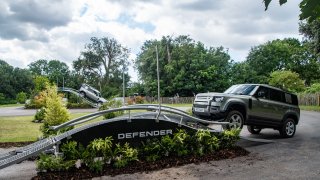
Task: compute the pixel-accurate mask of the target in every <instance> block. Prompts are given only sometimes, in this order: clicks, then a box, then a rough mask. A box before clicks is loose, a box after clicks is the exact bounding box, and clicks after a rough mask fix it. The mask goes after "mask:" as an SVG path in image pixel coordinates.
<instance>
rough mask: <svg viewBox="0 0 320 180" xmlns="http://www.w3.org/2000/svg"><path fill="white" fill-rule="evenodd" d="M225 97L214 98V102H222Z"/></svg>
mask: <svg viewBox="0 0 320 180" xmlns="http://www.w3.org/2000/svg"><path fill="white" fill-rule="evenodd" d="M223 98H224V97H213V101H214V102H222V101H223Z"/></svg>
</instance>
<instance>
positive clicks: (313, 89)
mask: <svg viewBox="0 0 320 180" xmlns="http://www.w3.org/2000/svg"><path fill="white" fill-rule="evenodd" d="M305 93H313V94H314V93H320V83H314V84H312V85H311V86H310V87H308V88H307V90H306V91H305Z"/></svg>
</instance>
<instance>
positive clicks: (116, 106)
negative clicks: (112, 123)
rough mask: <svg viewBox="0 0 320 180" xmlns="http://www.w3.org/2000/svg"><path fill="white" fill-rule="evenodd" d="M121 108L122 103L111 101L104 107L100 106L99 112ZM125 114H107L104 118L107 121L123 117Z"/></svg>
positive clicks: (120, 112)
mask: <svg viewBox="0 0 320 180" xmlns="http://www.w3.org/2000/svg"><path fill="white" fill-rule="evenodd" d="M119 107H122V102H121V101H116V100H110V101H108V102H106V103H104V104H103V105H102V106H100V108H99V111H102V110H108V109H113V108H119ZM123 114H124V112H123V111H118V112H112V113H106V114H104V115H103V117H104V118H106V119H111V118H114V117H117V116H121V115H123Z"/></svg>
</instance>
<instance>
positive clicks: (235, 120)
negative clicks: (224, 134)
mask: <svg viewBox="0 0 320 180" xmlns="http://www.w3.org/2000/svg"><path fill="white" fill-rule="evenodd" d="M225 121H226V122H229V123H230V124H228V125H223V126H222V127H223V129H233V128H234V129H235V128H240V129H242V127H243V122H244V118H243V115H242V114H241V112H239V111H237V110H233V111H230V112H229V113H228V116H227V118H226V120H225Z"/></svg>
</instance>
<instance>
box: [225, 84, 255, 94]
mask: <svg viewBox="0 0 320 180" xmlns="http://www.w3.org/2000/svg"><path fill="white" fill-rule="evenodd" d="M255 87H256V85H249V84H241V85H233V86H231V87H229V88H228V89H227V90H226V91H224V93H226V94H241V95H249V94H250V92H251V91H252V90H253V89H254V88H255Z"/></svg>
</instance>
